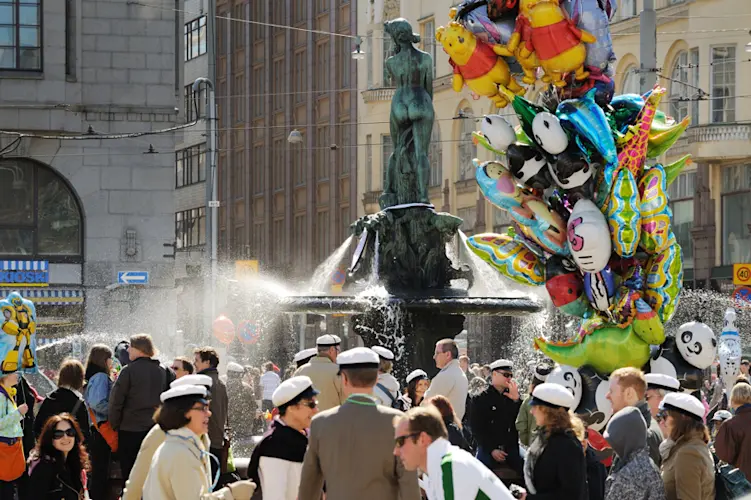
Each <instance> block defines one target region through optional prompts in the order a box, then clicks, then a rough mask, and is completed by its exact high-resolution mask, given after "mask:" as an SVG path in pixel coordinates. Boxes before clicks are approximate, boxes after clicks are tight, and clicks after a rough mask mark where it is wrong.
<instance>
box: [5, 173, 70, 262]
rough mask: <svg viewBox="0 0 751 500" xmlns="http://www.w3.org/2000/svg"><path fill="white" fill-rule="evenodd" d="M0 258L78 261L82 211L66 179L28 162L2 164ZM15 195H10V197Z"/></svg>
mask: <svg viewBox="0 0 751 500" xmlns="http://www.w3.org/2000/svg"><path fill="white" fill-rule="evenodd" d="M0 183H1V184H0V185H2V186H6V188H7V192H6V195H5V196H2V197H0V255H2V256H48V257H49V258H51V259H54V258H55V257H60V258H62V259H63V260H65V258H71V257H73V258H75V260H80V256H81V255H82V253H83V249H82V242H81V236H82V235H81V228H82V221H81V208H80V207H79V205H78V202H77V200H76V198H75V196H74V194H73V192H72V191H71V190H70V188H69V187H68V185H67V184H66V183H65V181H64V180H63V179H62V178H61V177H59V176H58V175H57V174H56V173H55V172H54V171H53V170H51V169H49V168H47V167H44V166H41V165H38V164H36V163H34V162H31V161H29V160H23V159H4V160H0ZM9 194H12V195H9Z"/></svg>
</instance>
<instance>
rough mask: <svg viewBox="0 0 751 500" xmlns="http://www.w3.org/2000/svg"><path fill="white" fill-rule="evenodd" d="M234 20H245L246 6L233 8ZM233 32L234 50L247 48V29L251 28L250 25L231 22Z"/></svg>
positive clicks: (239, 5)
mask: <svg viewBox="0 0 751 500" xmlns="http://www.w3.org/2000/svg"><path fill="white" fill-rule="evenodd" d="M232 18H233V19H242V20H245V5H244V4H237V5H235V6H234V7H233V8H232ZM229 25H230V26H231V28H230V29H231V30H232V50H233V52H234V51H235V50H237V49H241V48H243V47H245V27H246V26H250V24H248V23H244V22H242V21H231V22H230V24H229Z"/></svg>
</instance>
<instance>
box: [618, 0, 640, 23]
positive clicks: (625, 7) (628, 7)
mask: <svg viewBox="0 0 751 500" xmlns="http://www.w3.org/2000/svg"><path fill="white" fill-rule="evenodd" d="M618 14H619V16H618V17H619V19H628V18H629V17H634V16H635V15H636V0H621V8H620V9H619V10H618Z"/></svg>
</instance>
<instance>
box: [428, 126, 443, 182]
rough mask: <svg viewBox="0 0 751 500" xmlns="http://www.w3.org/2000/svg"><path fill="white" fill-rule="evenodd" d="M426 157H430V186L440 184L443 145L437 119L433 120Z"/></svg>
mask: <svg viewBox="0 0 751 500" xmlns="http://www.w3.org/2000/svg"><path fill="white" fill-rule="evenodd" d="M428 159H430V187H433V186H440V185H441V183H442V182H443V145H442V144H441V127H440V126H439V125H438V121H435V122H433V132H431V134H430V149H429V150H428Z"/></svg>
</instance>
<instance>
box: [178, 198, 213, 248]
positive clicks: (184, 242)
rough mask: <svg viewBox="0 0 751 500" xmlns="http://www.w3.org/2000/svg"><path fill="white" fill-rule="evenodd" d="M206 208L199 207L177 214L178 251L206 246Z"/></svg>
mask: <svg viewBox="0 0 751 500" xmlns="http://www.w3.org/2000/svg"><path fill="white" fill-rule="evenodd" d="M205 224H206V208H205V207H198V208H192V209H190V210H184V211H182V212H177V213H176V214H175V244H176V247H175V248H176V249H177V250H184V249H186V248H193V247H197V246H199V245H204V244H206V227H205Z"/></svg>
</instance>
